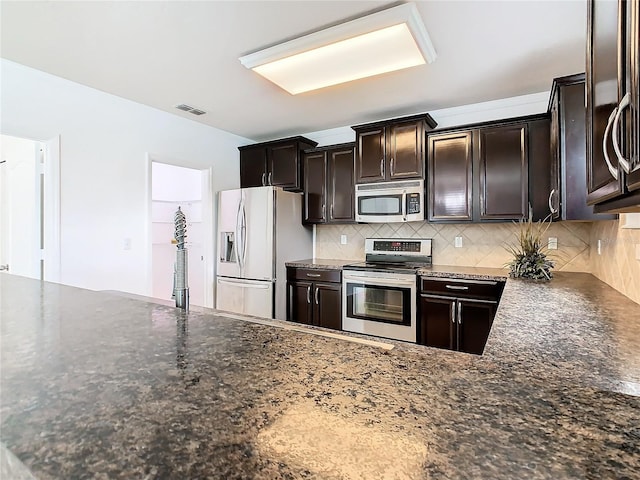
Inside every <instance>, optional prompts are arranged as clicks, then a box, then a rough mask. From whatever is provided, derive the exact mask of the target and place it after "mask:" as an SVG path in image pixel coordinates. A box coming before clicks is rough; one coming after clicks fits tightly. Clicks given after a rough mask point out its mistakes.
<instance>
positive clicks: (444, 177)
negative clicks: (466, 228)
mask: <svg viewBox="0 0 640 480" xmlns="http://www.w3.org/2000/svg"><path fill="white" fill-rule="evenodd" d="M472 136H473V132H472V131H462V132H456V133H444V134H439V135H429V141H428V143H429V147H428V148H429V150H428V159H429V161H428V174H427V179H428V182H427V190H428V192H429V196H428V198H429V205H428V209H427V211H428V219H429V221H438V220H455V221H460V222H465V221H467V222H470V221H472V220H473V207H472V188H471V185H472V179H473V176H472V173H473V167H472V165H473V142H472Z"/></svg>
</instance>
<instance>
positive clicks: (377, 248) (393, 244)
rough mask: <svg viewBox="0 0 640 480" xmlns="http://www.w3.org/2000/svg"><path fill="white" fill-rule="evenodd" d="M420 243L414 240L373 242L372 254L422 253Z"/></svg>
mask: <svg viewBox="0 0 640 480" xmlns="http://www.w3.org/2000/svg"><path fill="white" fill-rule="evenodd" d="M420 247H421V242H420V241H414V240H374V241H373V251H374V252H416V253H419V252H421V251H422V249H421V248H420Z"/></svg>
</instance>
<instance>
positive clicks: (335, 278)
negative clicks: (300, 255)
mask: <svg viewBox="0 0 640 480" xmlns="http://www.w3.org/2000/svg"><path fill="white" fill-rule="evenodd" d="M287 280H308V281H313V282H331V283H340V282H341V281H342V271H341V270H321V269H318V268H291V267H289V268H287Z"/></svg>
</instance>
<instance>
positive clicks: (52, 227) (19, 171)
mask: <svg viewBox="0 0 640 480" xmlns="http://www.w3.org/2000/svg"><path fill="white" fill-rule="evenodd" d="M0 271H2V272H9V273H12V274H14V275H20V276H24V277H29V278H35V279H39V280H47V281H53V282H59V281H60V139H59V137H55V138H53V139H51V140H48V141H45V142H39V141H35V140H31V139H26V138H19V137H14V136H10V135H0Z"/></svg>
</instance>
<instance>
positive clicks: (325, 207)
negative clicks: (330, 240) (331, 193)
mask: <svg viewBox="0 0 640 480" xmlns="http://www.w3.org/2000/svg"><path fill="white" fill-rule="evenodd" d="M322 218H323V219H324V220H326V218H327V204H326V203H323V204H322Z"/></svg>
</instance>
